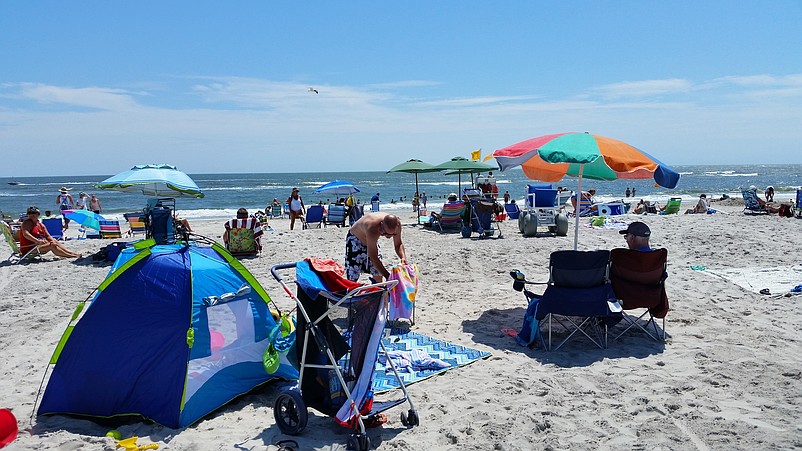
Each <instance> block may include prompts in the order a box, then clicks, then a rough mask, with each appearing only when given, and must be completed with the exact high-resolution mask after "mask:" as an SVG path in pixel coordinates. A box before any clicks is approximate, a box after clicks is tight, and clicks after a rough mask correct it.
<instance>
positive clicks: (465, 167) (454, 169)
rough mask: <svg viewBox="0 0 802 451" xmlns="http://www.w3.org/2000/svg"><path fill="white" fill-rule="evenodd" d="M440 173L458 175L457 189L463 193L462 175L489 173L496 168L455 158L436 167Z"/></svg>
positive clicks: (462, 158) (463, 158)
mask: <svg viewBox="0 0 802 451" xmlns="http://www.w3.org/2000/svg"><path fill="white" fill-rule="evenodd" d="M434 169H436V170H438V171H448V172H447V174H454V173H456V174H457V187H458V189H459V191H460V192H461V191H462V174H471V177H473V174H475V173H477V172H488V171H492V170H494V169H496V167H495V166H493V165H490V164H487V163H482V162H481V161H472V160H469V159H467V158H465V157H454V158H452V159H450V160H449V161H446V162H445V163H440V164H438V165H437V166H435V167H434Z"/></svg>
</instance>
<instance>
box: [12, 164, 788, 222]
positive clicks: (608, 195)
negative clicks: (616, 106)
mask: <svg viewBox="0 0 802 451" xmlns="http://www.w3.org/2000/svg"><path fill="white" fill-rule="evenodd" d="M673 168H674V169H675V170H676V171H678V172H680V173H681V174H682V177H681V179H680V182H679V185H677V187H676V188H675V189H673V190H669V189H666V188H663V187H655V186H654V181H653V180H616V181H610V182H605V181H596V180H583V181H582V187H583V190H587V189H589V188H595V189H596V190H597V198H598V199H599V200H601V201H609V200H615V199H625V200H626V198H625V191H626V188H627V187H630V188H635V190H636V194H635V196H633V198H634V199H636V200H637V199H640V198H646V199H650V200H657V201H665V200H666V199H668V198H669V197H682V198H683V199H684V200H688V201H690V200H692V199H696V198H697V197H698V196H699V194H700V193H706V194H707V195H708V196H712V197H713V198H718V197H721V196H722V195H723V194H726V195H728V196H733V197H740V188H741V187H744V188H746V187H749V186H750V185H755V186H756V187H758V189H759V192H760V193H762V192H763V190H764V189H765V188H766V186H768V185H772V186H774V188H775V190H776V192H777V194H776V196H775V198H777V199H787V198H791V197H793V196H794V195H795V193H796V189H797V188H800V187H802V165H749V166H746V165H715V166H673ZM111 175H112V174H107V175H97V176H57V177H22V178H14V179H12V178H9V177H4V178H0V210H2V211H3V213H4V214H6V215H11V216H17V215H18V214H19V213H21V212H24V211H25V210H26V209H27V207H28V206H30V205H36V206H38V207H39V208H40V209H41V210H42V211H45V210H52V211H53V212H54V213H55V212H57V210H58V208H57V205H56V197H57V195H58V190H59V188H60V187H62V186H66V187H68V188H70V189H71V191H70V193H71V194H72V195H73V197H77V196H78V194H79V193H80V192H81V191H85V192H87V193H95V194H96V195H97V196H98V197H99V198H100V200H101V202H102V204H103V211H104V213H105V214H106V215H107V216H121V215H122V213H124V212H128V211H136V210H141V209H142V207H144V206H145V202H146V197H145V196H143V195H140V194H133V193H119V192H116V191H103V190H98V189H95V188H94V185H95V184H96V183H98V182H100V181H101V180H104V179H106V178H108V177H109V176H111ZM190 176H191V177H192V179H193V180H195V182H196V183H197V184H198V186H199V187H200V188H201V190H203V192H204V193H205V194H206V197H204V198H203V199H190V198H178V199H176V205H177V210H179V213H180V215H181V216H183V217H186V218H188V219H193V218H197V219H218V218H230V217H232V216H233V215H234V214H235V212H236V210H237V209H238V208H240V207H245V208H247V209H248V210H249V211H254V210H256V209H264V208H265V206H266V205H267V204H268V203H270V201H272V200H273V198H277V199H279V200H280V201H281V202H282V203H283V202H284V201H285V200H286V199H287V198H288V197H289V195H290V191H291V190H292V188H293V187H296V186H297V187H298V188H300V190H301V196H302V197H303V199H304V203H305V204H306V205H312V204H316V203H318V202H324V203H327V202H332V201H334V200H335V199H334V196H331V195H318V194H314V193H313V190H314V189H315V188H317V187H319V186H320V185H323V184H324V183H327V182H330V181H332V180H335V179H345V180H348V181H350V182H352V183H354V184H355V185H356V186H357V187H358V188H359V189H360V190H361V192H360V193H357V194H356V197H357V198H358V199H359V200H361V201H362V202H363V203H368V204H369V203H370V198H371V196H372V195H373V194H375V193H380V197H381V201H382V210H386V211H404V210H406V211H410V210H411V208H412V196H413V195H414V194H415V175H414V174H403V173H392V174H387V173H384V172H348V173H340V172H338V173H326V172H310V173H295V174H271V173H261V174H190ZM494 176H495V177H496V181H497V184H498V189H499V195H503V193H504V191H509V192H510V195H511V196H512V198H513V199H518V201H519V202H520V201H522V199H523V197H524V193H525V192H526V185H527V184H528V183H533V181H532V180H530V179H528V178H527V177H526V176H525V175H524V174H523V172H522V171H521V170H520V169H513V170H510V171H506V172H494ZM11 181H14V182H19V184H18V185H10V184H8V182H11ZM470 184H471V176H470V175H463V176H462V178H461V184H460V182H459V181H458V177H457V175H443V174H441V173H433V174H419V175H418V186H419V189H420V191H421V192H425V193H426V194H427V196H428V197H429V208H430V210H431V209H432V208H437V207H439V206H440V205H441V204H442V203H443V202H444V199H445V197H447V196H448V194H449V193H451V192H454V193H456V192H459V187H460V186H461V187H462V188H465V187H468V186H470ZM554 185H555V186H557V185H560V186H565V187H567V188H568V189H573V190H575V189H576V186H577V179H575V178H566V179H563V180H562V181H560V182H558V183H555V184H554ZM630 200H632V198H631V199H630Z"/></svg>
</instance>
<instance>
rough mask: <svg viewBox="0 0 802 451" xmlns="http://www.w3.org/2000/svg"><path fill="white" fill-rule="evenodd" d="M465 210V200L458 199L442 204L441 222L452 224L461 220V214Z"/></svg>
mask: <svg viewBox="0 0 802 451" xmlns="http://www.w3.org/2000/svg"><path fill="white" fill-rule="evenodd" d="M464 212H465V202H463V201H461V200H458V201H456V202H449V203H447V204H445V205H443V209H442V210H441V211H440V223H441V224H453V223H455V222H461V221H462V214H463V213H464Z"/></svg>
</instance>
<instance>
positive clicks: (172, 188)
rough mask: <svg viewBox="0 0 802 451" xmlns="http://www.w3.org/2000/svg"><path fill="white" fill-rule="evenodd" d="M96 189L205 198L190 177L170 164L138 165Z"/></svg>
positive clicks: (101, 183) (107, 180) (97, 186)
mask: <svg viewBox="0 0 802 451" xmlns="http://www.w3.org/2000/svg"><path fill="white" fill-rule="evenodd" d="M95 187H96V188H100V189H108V190H113V191H122V192H124V193H142V194H144V195H146V196H152V197H204V196H205V194H203V191H201V190H200V188H198V185H197V184H196V183H195V182H194V181H193V180H192V179H191V178H190V177H189V176H188V175H186V174H184V173H183V172H181V171H179V170H178V169H176V167H175V166H171V165H169V164H146V165H137V166H134V167H132V168H131V169H129V170H127V171H123V172H120V173H119V174H117V175H114V176H112V177H109V178H107V179H106V180H103V181H102V182H100V183H98V184H97V185H95Z"/></svg>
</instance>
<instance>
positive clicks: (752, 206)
mask: <svg viewBox="0 0 802 451" xmlns="http://www.w3.org/2000/svg"><path fill="white" fill-rule="evenodd" d="M741 196H743V198H744V208H745V209H747V210H754V211H762V210H763V207H761V206H760V202H758V201H757V193H756V192H755V191H753V190H751V189H745V190H741Z"/></svg>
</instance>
